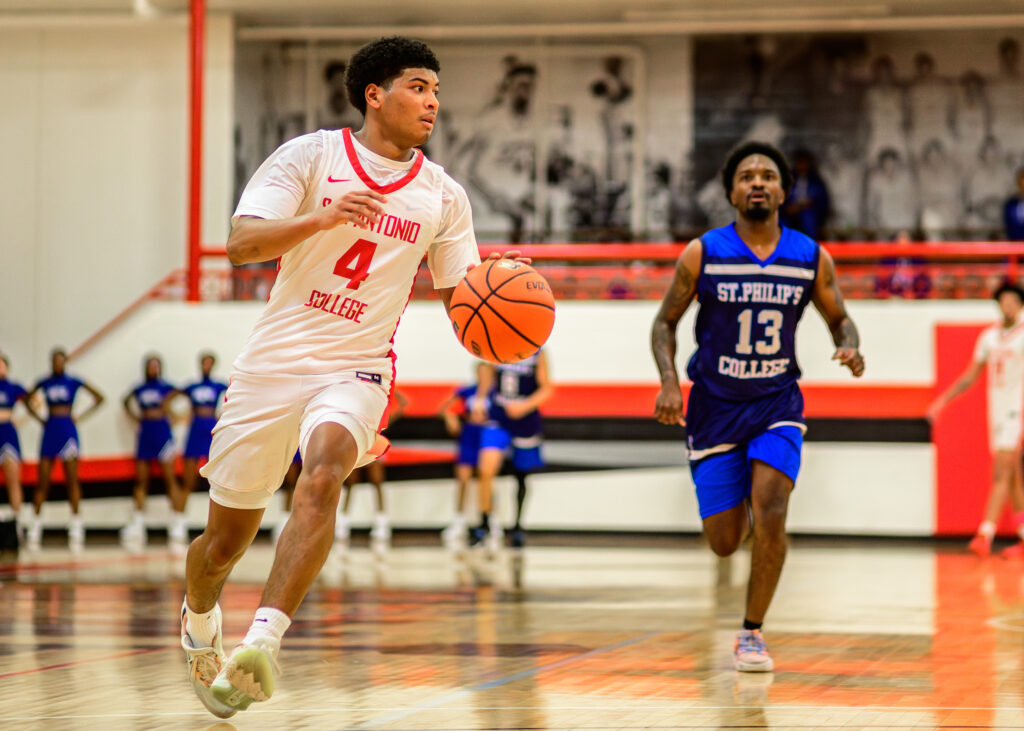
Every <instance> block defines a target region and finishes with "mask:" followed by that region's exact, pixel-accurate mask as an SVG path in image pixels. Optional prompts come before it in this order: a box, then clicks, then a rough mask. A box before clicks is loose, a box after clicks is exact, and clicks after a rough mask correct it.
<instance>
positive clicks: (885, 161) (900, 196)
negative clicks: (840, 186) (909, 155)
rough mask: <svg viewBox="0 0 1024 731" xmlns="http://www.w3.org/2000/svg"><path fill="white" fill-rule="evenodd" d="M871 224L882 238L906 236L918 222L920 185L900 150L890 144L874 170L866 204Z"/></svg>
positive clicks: (869, 223) (868, 187)
mask: <svg viewBox="0 0 1024 731" xmlns="http://www.w3.org/2000/svg"><path fill="white" fill-rule="evenodd" d="M865 207H866V215H867V224H868V226H869V227H870V228H872V229H874V231H875V236H876V237H878V238H880V239H886V240H894V239H898V238H900V237H901V236H906V235H907V234H908V233H909V232H910V231H912V230H913V229H914V226H915V224H916V222H917V186H915V185H914V179H913V176H912V175H911V174H910V170H909V168H908V167H907V166H906V164H905V163H904V162H903V159H902V157H901V156H900V153H899V152H898V151H897V150H895V149H894V148H891V147H887V148H885V149H884V150H882V151H881V152H880V153H879V154H878V165H877V166H876V167H875V169H874V170H872V171H871V173H870V178H869V180H868V186H867V201H866V203H865Z"/></svg>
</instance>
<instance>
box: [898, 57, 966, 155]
mask: <svg viewBox="0 0 1024 731" xmlns="http://www.w3.org/2000/svg"><path fill="white" fill-rule="evenodd" d="M914 68H915V76H914V78H913V80H912V81H911V82H910V86H909V88H908V89H907V114H908V118H909V125H908V126H909V128H910V152H911V155H912V156H913V158H914V159H915V160H917V159H919V158H921V157H923V156H924V154H925V148H926V147H928V145H930V144H931V142H932V141H933V140H940V141H942V142H947V141H949V140H950V139H951V138H952V132H953V109H954V106H955V102H956V96H955V94H954V89H953V86H952V85H951V84H950V82H949V80H948V79H945V78H943V77H941V76H939V75H938V74H936V73H935V59H934V58H933V57H932V56H931V55H930V54H927V53H919V54H917V55H916V56H914Z"/></svg>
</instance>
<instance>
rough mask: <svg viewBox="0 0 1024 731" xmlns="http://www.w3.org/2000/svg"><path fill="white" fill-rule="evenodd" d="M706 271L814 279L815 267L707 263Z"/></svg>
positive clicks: (709, 272)
mask: <svg viewBox="0 0 1024 731" xmlns="http://www.w3.org/2000/svg"><path fill="white" fill-rule="evenodd" d="M704 271H705V272H707V273H708V274H770V275H773V276H776V277H792V278H793V279H807V280H811V279H814V270H813V269H804V268H802V267H789V266H785V265H784V264H769V265H768V266H761V265H760V264H705V265H704Z"/></svg>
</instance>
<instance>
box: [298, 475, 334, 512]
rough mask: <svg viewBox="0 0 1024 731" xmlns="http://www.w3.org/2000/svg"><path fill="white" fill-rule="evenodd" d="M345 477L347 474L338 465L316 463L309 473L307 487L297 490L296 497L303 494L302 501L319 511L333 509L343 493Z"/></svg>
mask: <svg viewBox="0 0 1024 731" xmlns="http://www.w3.org/2000/svg"><path fill="white" fill-rule="evenodd" d="M344 479H345V475H344V474H343V473H342V471H341V469H340V468H338V467H337V466H334V465H316V466H315V467H313V469H312V470H310V471H309V473H308V480H307V481H306V485H305V489H304V490H302V491H301V493H300V491H296V497H297V498H298V497H299V496H300V494H301V496H302V501H304V502H306V503H307V504H309V505H311V507H313V508H314V509H315V510H318V511H320V510H326V509H333V506H334V505H335V504H336V503H337V501H338V495H339V494H340V493H341V485H342V482H343V480H344ZM293 509H294V506H293Z"/></svg>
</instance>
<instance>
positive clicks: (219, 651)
mask: <svg viewBox="0 0 1024 731" xmlns="http://www.w3.org/2000/svg"><path fill="white" fill-rule="evenodd" d="M214 612H215V614H214V617H215V619H216V622H217V634H216V635H214V637H213V642H211V643H210V646H209V647H196V645H195V644H194V643H193V641H192V637H191V635H189V633H188V631H187V630H186V628H185V604H184V602H182V605H181V647H182V649H184V650H185V660H186V662H187V663H188V680H189V682H190V683H191V684H192V690H194V691H195V693H196V697H197V698H199V700H200V701H202V704H203V705H204V706H206V708H207V710H208V711H209V712H210V713H212V714H213V715H214V716H217V717H218V718H231V717H232V716H234V715H235V713H237V712H238V711H237V709H236V708H233V707H232V706H229V705H227V704H225V703H221V702H220V701H219V700H217V699H216V698H215V697H214V696H213V693H212V692H211V691H210V686H211V685H213V681H214V680H215V679H216V677H217V673H219V672H220V670H221V666H222V665H223V664H224V647H223V645H222V644H221V637H222V634H223V633H222V632H221V613H220V607H219V606H218V607H215V608H214Z"/></svg>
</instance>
